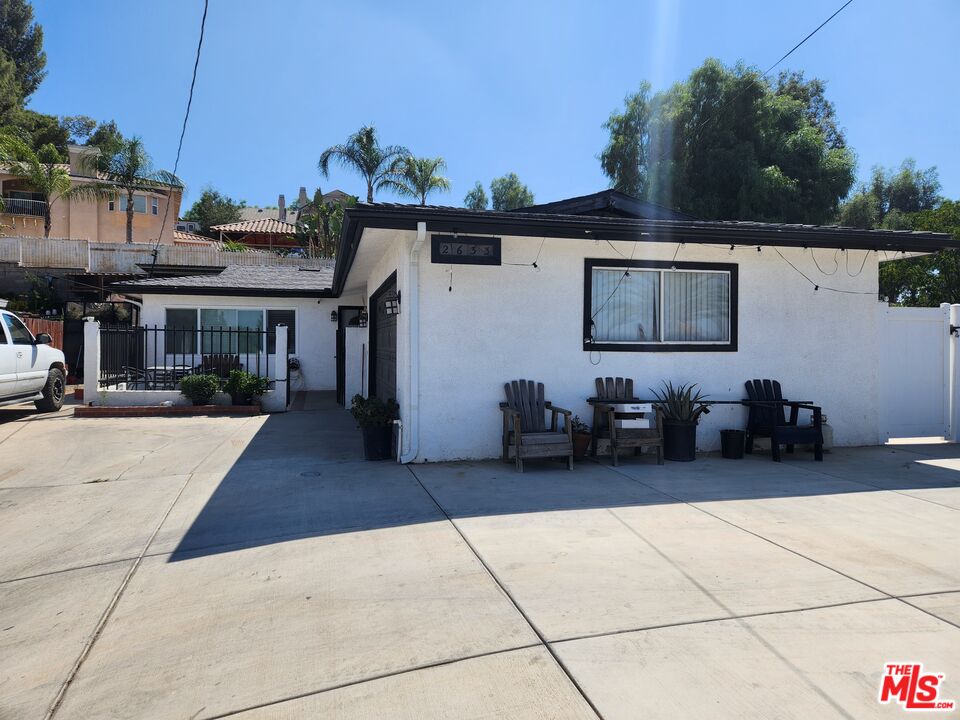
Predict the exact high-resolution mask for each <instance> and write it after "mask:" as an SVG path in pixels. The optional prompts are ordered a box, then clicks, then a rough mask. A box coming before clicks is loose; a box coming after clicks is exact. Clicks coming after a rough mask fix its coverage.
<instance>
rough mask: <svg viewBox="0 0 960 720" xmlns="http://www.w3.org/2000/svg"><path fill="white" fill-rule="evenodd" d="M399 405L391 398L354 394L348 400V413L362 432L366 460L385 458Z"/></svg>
mask: <svg viewBox="0 0 960 720" xmlns="http://www.w3.org/2000/svg"><path fill="white" fill-rule="evenodd" d="M399 409H400V407H399V406H398V405H397V403H396V402H394V401H393V400H387V401H386V402H384V401H383V400H381V399H380V398H376V397H370V398H365V397H363V395H354V396H353V400H351V401H350V414H351V415H353V419H354V420H356V421H357V425H359V426H360V431H361V432H362V433H363V457H364V459H366V460H387V459H389V458H390V456H391V454H392V453H391V446H392V445H393V421H394V420H396V419H397V414H398V411H399Z"/></svg>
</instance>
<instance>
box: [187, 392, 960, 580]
mask: <svg viewBox="0 0 960 720" xmlns="http://www.w3.org/2000/svg"><path fill="white" fill-rule="evenodd" d="M313 407H314V409H312V410H305V411H292V412H288V413H284V414H278V415H271V416H270V417H269V418H268V419H267V420H266V421H265V423H264V424H263V426H262V428H261V429H260V430H259V431H258V432H257V434H256V435H255V436H254V438H253V439H252V440H251V441H250V442H249V444H248V445H247V447H246V448H245V450H244V451H243V453H242V455H241V456H240V457H239V458H238V460H237V461H236V463H235V464H234V465H233V467H232V468H231V469H230V470H229V472H227V474H226V475H225V476H224V477H223V479H222V480H221V481H220V482H219V484H218V485H217V486H216V488H215V489H212V492H211V490H210V489H209V488H206V489H204V490H203V492H206V493H207V494H208V497H207V498H206V499H205V500H203V499H200V500H198V502H197V505H198V506H200V505H202V508H201V509H200V510H199V512H198V513H197V515H196V517H195V518H194V519H193V520H192V522H191V523H190V525H189V528H188V529H187V531H186V532H185V533H184V535H183V536H182V538H180V539H179V542H178V544H177V546H176V548H175V549H174V551H173V553H172V554H171V556H170V558H169V560H170V562H177V561H180V560H185V559H189V558H194V557H202V556H205V555H212V554H217V553H221V552H230V551H233V550H238V549H242V548H249V547H257V546H260V545H269V544H272V543H276V542H284V541H287V540H293V539H297V538H303V537H317V536H323V535H335V534H338V533H346V532H356V531H362V530H372V529H377V528H389V527H397V526H404V525H412V524H417V523H427V522H437V521H442V520H444V519H445V517H444V514H443V513H442V512H441V511H440V510H439V509H438V508H437V506H436V504H435V503H434V502H433V499H432V498H431V495H432V496H433V497H434V498H436V499H437V501H438V502H439V503H440V505H441V506H442V507H443V508H444V510H445V511H446V512H447V513H448V514H449V515H450V516H451V517H454V518H461V517H476V516H485V515H508V514H520V513H537V512H550V511H566V510H581V509H594V508H617V507H632V506H642V505H651V504H663V503H671V502H708V501H719V500H745V499H758V498H774V497H792V496H811V495H835V494H843V493H859V492H877V491H879V490H916V489H924V488H937V487H956V486H957V485H960V472H958V470H960V449H958V447H957V446H944V445H940V446H916V447H913V446H910V447H905V446H900V447H896V448H891V447H889V446H887V447H878V448H852V449H840V450H835V451H834V452H833V453H830V454H828V455H827V456H826V458H825V460H824V462H823V463H814V462H813V461H812V455H811V454H810V453H802V452H798V453H797V454H796V455H794V456H793V457H792V458H790V456H786V457H787V458H790V459H787V460H786V461H785V462H783V463H773V462H772V461H771V460H770V458H769V455H754V456H753V457H747V458H745V459H744V460H741V461H731V460H723V459H721V458H720V457H718V456H715V455H707V456H703V457H700V458H698V459H697V460H696V461H695V462H693V463H667V464H666V465H664V466H657V465H656V463H655V461H654V460H653V458H652V457H650V456H643V457H639V458H632V459H629V460H626V461H625V462H624V463H622V464H621V466H620V467H619V468H617V469H613V468H609V467H607V466H606V465H605V464H596V463H594V462H591V461H586V462H582V463H578V465H577V467H576V469H575V470H574V471H573V472H570V471H568V470H566V469H564V467H563V466H562V465H561V464H560V463H554V462H551V461H545V462H542V463H540V464H531V465H530V467H529V469H528V470H527V472H524V473H523V474H519V473H517V472H515V471H514V469H513V467H512V465H507V464H503V463H499V462H495V461H490V462H487V461H483V462H460V463H438V464H427V465H416V466H407V467H404V466H400V465H397V464H395V463H393V462H390V461H384V462H378V463H374V462H363V461H362V460H361V458H362V457H363V450H362V445H361V438H360V433H359V431H358V430H357V429H356V426H355V425H354V423H353V420H352V418H351V417H350V415H349V414H348V413H347V412H346V411H345V410H343V409H342V408H340V407H338V406H337V405H335V404H334V403H333V401H332V398H325V399H324V401H323V402H319V403H314V405H313ZM933 457H936V458H938V459H939V460H940V461H941V462H940V463H939V464H929V463H928V461H929V460H930V459H931V458H933ZM945 465H947V466H945ZM421 483H422V486H421ZM424 488H426V490H427V491H428V492H429V494H428V492H424ZM196 491H197V492H200V490H196Z"/></svg>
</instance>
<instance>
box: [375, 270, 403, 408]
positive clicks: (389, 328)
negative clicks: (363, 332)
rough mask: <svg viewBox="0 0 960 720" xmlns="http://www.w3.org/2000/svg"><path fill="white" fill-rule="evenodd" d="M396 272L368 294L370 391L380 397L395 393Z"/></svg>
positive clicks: (394, 395) (397, 302) (390, 396)
mask: <svg viewBox="0 0 960 720" xmlns="http://www.w3.org/2000/svg"><path fill="white" fill-rule="evenodd" d="M399 309H400V303H399V300H398V298H397V276H396V273H394V274H393V275H391V276H390V278H389V279H388V280H387V281H386V282H385V283H384V284H383V285H381V286H380V289H379V290H377V292H376V293H374V295H373V296H372V297H371V298H370V345H371V347H370V394H371V395H373V396H376V397H378V398H380V399H381V400H389V399H396V397H397V312H398V311H399Z"/></svg>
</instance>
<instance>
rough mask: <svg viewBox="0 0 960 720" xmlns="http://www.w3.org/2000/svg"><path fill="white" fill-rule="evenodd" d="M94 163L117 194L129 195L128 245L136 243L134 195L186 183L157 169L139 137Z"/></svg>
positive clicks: (95, 159)
mask: <svg viewBox="0 0 960 720" xmlns="http://www.w3.org/2000/svg"><path fill="white" fill-rule="evenodd" d="M91 162H92V163H93V164H94V167H95V168H96V170H97V171H98V174H99V176H100V178H101V180H103V181H105V182H106V183H109V184H110V185H111V186H113V187H114V189H115V192H116V193H117V194H124V193H125V194H126V196H127V242H128V243H132V242H133V212H134V205H133V196H134V193H137V192H152V191H157V190H162V189H164V188H170V187H183V183H182V182H180V180H179V178H177V176H176V175H174V174H173V173H170V172H167V171H166V170H154V169H153V164H152V162H151V161H150V156H149V155H148V154H147V151H146V149H145V148H144V146H143V140H141V139H140V138H139V137H136V136H134V137H132V138H130V139H127V140H124V141H123V143H122V144H121V145H120V147H119V149H118V150H117V152H116V153H114V154H113V155H109V156H106V157H103V156H100V157H93V158H92V160H91ZM161 230H162V229H161Z"/></svg>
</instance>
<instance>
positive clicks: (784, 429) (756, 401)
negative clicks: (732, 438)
mask: <svg viewBox="0 0 960 720" xmlns="http://www.w3.org/2000/svg"><path fill="white" fill-rule="evenodd" d="M744 387H745V388H746V390H747V397H748V398H749V399H750V401H751V402H750V403H749V404H748V407H749V408H750V415H749V417H748V419H747V446H746V448H745V449H746V451H747V452H748V453H752V452H753V441H754V439H755V438H758V437H768V438H770V453H771V455H773V460H774V462H780V446H781V445H786V446H787V452H788V453H792V452H793V448H794V445H800V444H803V445H813V458H814V460H817V461H819V462H822V461H823V430H822V424H823V422H822V411H821V409H820V407H819V406H817V405H811V404H809V403H803V402H793V401H791V400H784V398H783V393H782V392H781V391H780V383H778V382H777V381H776V380H747V381H746V382H745V383H744ZM785 407H789V408H790V418H789V419H787V418H786V416H785V414H784V408H785ZM801 408H802V409H804V410H810V411H811V412H812V413H813V424H812V425H809V426H807V425H799V424H798V421H799V417H800V409H801Z"/></svg>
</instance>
